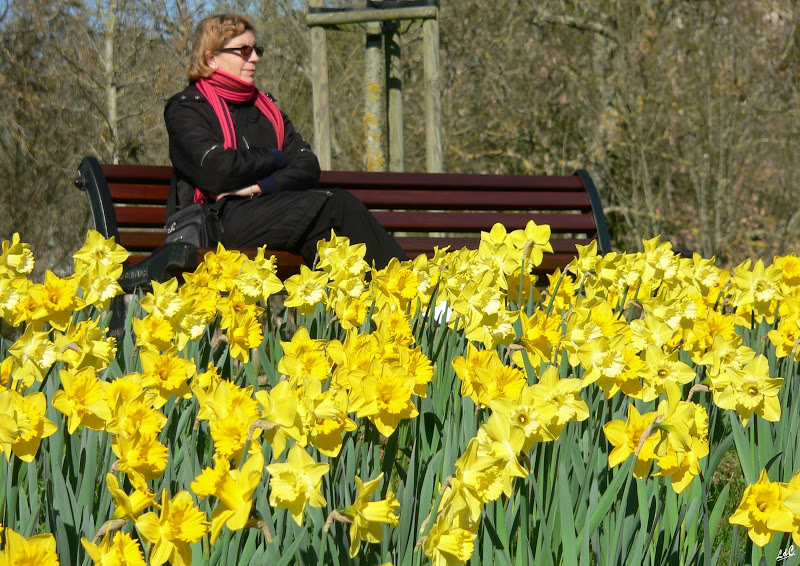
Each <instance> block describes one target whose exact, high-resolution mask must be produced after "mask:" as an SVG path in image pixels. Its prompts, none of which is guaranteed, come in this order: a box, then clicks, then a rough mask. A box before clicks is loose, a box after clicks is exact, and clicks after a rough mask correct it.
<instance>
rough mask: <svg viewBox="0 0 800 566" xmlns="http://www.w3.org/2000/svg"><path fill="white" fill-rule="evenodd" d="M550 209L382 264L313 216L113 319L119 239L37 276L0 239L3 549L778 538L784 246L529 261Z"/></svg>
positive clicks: (785, 332)
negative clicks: (561, 268)
mask: <svg viewBox="0 0 800 566" xmlns="http://www.w3.org/2000/svg"><path fill="white" fill-rule="evenodd" d="M549 236H550V231H549V228H548V227H547V226H536V225H535V224H533V223H532V222H531V223H530V224H529V225H528V226H527V227H526V229H524V230H515V231H512V232H508V231H506V230H505V229H504V228H503V227H502V226H500V225H496V226H494V227H493V228H492V230H491V231H489V232H486V233H483V234H482V238H481V244H480V247H479V249H477V250H436V251H435V253H434V254H433V257H431V258H426V257H425V256H420V257H417V258H415V259H414V260H411V261H407V262H398V261H396V260H393V261H392V262H391V263H390V264H389V265H388V266H387V267H386V268H385V269H383V270H380V271H377V270H375V269H372V268H371V267H370V266H369V265H367V263H366V262H365V261H364V259H363V258H364V252H365V250H364V246H363V245H362V244H355V245H354V244H351V243H350V242H349V241H348V240H347V239H346V238H340V237H337V236H335V235H334V234H331V239H330V240H329V241H327V242H322V243H320V245H319V247H318V257H319V260H318V262H317V264H316V266H315V268H314V269H309V268H307V267H303V268H302V269H301V272H300V273H299V274H298V275H295V276H293V277H291V278H289V279H288V280H286V281H285V282H284V283H282V282H281V281H280V280H279V279H278V278H277V277H276V275H275V265H274V261H273V259H271V258H268V257H265V256H264V253H263V250H262V251H261V252H260V253H259V255H258V256H257V257H255V258H254V259H248V258H247V257H245V256H244V255H242V254H241V253H239V252H236V251H231V250H226V249H224V248H223V247H222V246H221V245H220V246H218V248H217V250H216V252H214V253H209V254H207V255H206V257H205V260H204V262H203V263H202V264H201V265H200V266H199V267H198V268H197V269H196V270H195V272H193V273H187V274H185V275H184V276H183V277H182V279H183V281H182V282H181V284H180V285H179V282H178V280H177V279H172V280H170V281H167V282H164V283H158V282H154V283H153V285H152V291H151V292H147V293H141V294H139V295H137V296H135V297H134V298H133V299H134V300H133V301H132V302H131V306H130V309H129V316H128V321H127V325H126V332H125V334H124V336H123V337H122V338H121V339H120V340H119V341H117V340H115V339H114V338H112V337H109V336H107V334H106V328H107V326H106V325H107V322H108V318H109V314H108V308H109V304H110V302H111V301H112V300H114V298H115V297H117V296H119V295H120V294H121V293H122V291H121V289H120V287H119V286H118V284H117V282H116V280H117V278H118V277H119V275H120V274H121V271H122V267H121V265H122V263H123V262H124V261H125V260H126V259H127V257H128V254H127V252H126V251H125V250H124V249H122V248H121V247H120V246H119V245H117V244H116V243H115V242H114V241H113V240H105V239H103V238H102V237H101V236H100V235H99V234H98V233H97V232H94V231H91V232H89V234H88V236H87V239H86V243H85V245H84V246H83V248H81V250H79V251H78V252H77V253H76V254H75V256H74V259H75V270H74V274H73V275H71V276H68V277H59V276H57V275H55V274H54V273H52V272H50V271H48V272H47V273H46V275H45V277H44V280H43V282H41V283H35V282H33V281H31V280H30V278H29V275H30V273H31V272H32V270H33V266H34V256H33V254H32V252H31V250H30V249H29V246H27V245H26V244H24V243H22V242H21V241H20V239H19V237H18V236H17V235H15V236H14V238H13V239H12V240H11V241H7V242H3V244H2V254H0V318H2V321H3V325H4V326H3V328H4V330H5V333H4V336H6V338H3V339H2V340H1V341H0V359H2V362H0V379H1V380H2V385H3V388H4V389H3V390H2V392H0V446H2V450H3V452H4V454H5V456H6V460H5V461H4V462H3V463H2V466H0V486H2V488H3V489H2V490H0V499H2V501H3V510H4V512H3V522H4V524H5V525H6V529H5V530H4V531H3V532H2V535H3V541H4V546H3V551H2V553H1V554H0V565H2V564H15V565H18V564H22V565H27V564H58V563H59V558H60V559H61V561H62V562H61V563H71V564H84V563H89V562H88V561H89V560H91V561H92V562H93V563H94V564H150V565H152V566H158V565H160V564H165V563H169V564H172V565H175V566H180V565H189V564H209V565H212V564H226V563H230V564H233V563H236V564H264V563H271V562H273V561H274V562H275V563H276V564H286V563H312V562H316V563H321V564H338V563H341V564H347V563H351V562H353V561H357V560H361V561H362V563H381V562H383V563H387V562H391V563H394V564H418V563H428V562H430V563H433V564H437V565H444V564H447V565H451V564H461V563H466V562H468V561H470V560H472V561H473V563H481V564H489V563H498V564H509V563H518V564H533V563H542V564H547V563H565V564H577V563H579V562H584V561H589V560H592V561H594V562H595V563H636V564H651V563H652V564H655V563H660V562H661V560H670V561H672V560H676V561H678V562H681V563H689V562H703V563H704V564H710V563H713V562H714V560H715V558H714V555H715V553H716V552H717V551H718V550H719V549H720V542H719V540H718V539H717V537H718V536H719V533H720V532H721V527H720V524H721V523H722V522H723V521H721V519H724V522H725V523H728V524H730V525H731V527H729V528H733V529H738V528H739V527H743V528H744V529H746V532H747V534H748V537H749V539H750V540H751V541H752V543H751V544H748V545H746V548H745V551H746V552H748V553H749V556H750V557H751V558H752V559H753V561H757V560H758V559H760V558H761V557H766V558H768V559H769V558H770V557H771V558H772V559H773V560H774V559H775V558H776V557H777V556H778V555H779V554H781V553H784V552H785V551H786V548H787V547H788V544H789V541H790V540H793V541H794V543H795V544H799V545H800V475H797V474H795V472H796V471H797V470H798V469H800V440H798V436H797V434H796V432H795V431H796V425H797V424H798V423H800V407H798V403H797V402H796V401H794V400H793V399H792V398H791V395H789V393H788V392H787V391H788V384H789V383H792V382H795V383H796V381H797V367H798V365H797V362H798V361H800V349H798V347H797V345H798V340H799V339H800V259H799V258H798V257H797V256H795V255H791V256H786V257H778V258H775V260H774V261H773V263H772V265H770V266H765V265H764V263H763V262H762V261H760V260H759V261H757V262H755V263H753V262H752V261H750V260H748V261H746V262H744V263H742V264H741V265H739V266H737V267H736V268H734V269H733V270H731V271H728V270H725V269H721V268H719V267H717V266H716V265H715V262H714V260H713V258H711V259H708V258H702V257H700V256H698V255H696V254H695V255H694V256H693V257H681V256H679V255H677V254H675V253H674V252H673V251H672V249H671V246H670V245H669V244H668V243H662V242H660V240H659V239H658V238H655V239H653V240H648V241H645V242H644V251H643V252H641V253H632V254H617V253H611V254H608V255H606V256H598V255H597V253H596V246H595V245H594V244H592V245H589V246H586V247H585V248H581V249H579V256H578V257H577V258H576V259H575V260H574V261H573V262H572V264H571V265H570V266H569V267H568V268H567V270H566V271H565V272H563V273H561V272H557V273H554V274H553V275H552V276H550V279H549V281H547V282H544V281H536V279H535V277H534V276H533V275H532V274H531V272H532V268H533V267H535V266H537V265H539V264H540V263H541V261H542V257H543V254H544V253H548V252H551V251H552V248H551V247H550V244H549ZM278 293H285V300H284V301H283V306H282V307H276V306H275V303H274V301H270V300H269V299H270V297H271V296H273V295H275V294H278ZM287 320H288V321H289V322H290V323H291V324H287ZM295 325H296V327H295ZM730 450H736V453H737V454H738V456H739V458H740V462H741V467H742V473H743V476H744V478H745V480H746V481H747V482H748V483H749V484H750V485H748V487H747V488H746V490H745V493H744V497H743V498H742V502H741V504H740V506H739V508H738V509H737V510H736V511H735V512H734V513H733V515H732V516H730V517H724V518H723V517H721V514H722V510H723V509H724V507H725V504H726V502H727V500H728V497H729V488H728V487H725V488H723V489H721V490H717V491H715V492H714V493H713V495H712V493H711V491H710V490H711V486H712V480H713V475H714V471H715V470H716V466H717V464H718V463H719V461H720V459H721V458H722V456H723V455H724V454H725V453H726V452H728V451H730ZM768 472H769V474H770V475H772V476H773V477H774V478H780V479H783V480H785V482H781V481H775V482H771V481H770V480H769V477H768ZM759 473H760V475H759ZM737 532H738V531H737ZM743 532H744V531H743ZM776 535H777V536H776ZM742 538H744V537H742ZM726 540H727V539H726ZM734 540H735V541H736V540H738V538H737V537H736V536H734ZM762 547H763V548H762ZM731 552H732V553H733V552H734V550H731Z"/></svg>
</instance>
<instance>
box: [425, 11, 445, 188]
mask: <svg viewBox="0 0 800 566" xmlns="http://www.w3.org/2000/svg"><path fill="white" fill-rule="evenodd" d="M422 51H423V54H422V57H423V66H424V73H425V149H426V154H427V159H426V161H427V167H428V172H429V173H441V172H443V171H444V165H443V163H442V98H441V83H440V73H439V20H438V19H436V18H430V19H427V20H425V21H424V22H423V23H422Z"/></svg>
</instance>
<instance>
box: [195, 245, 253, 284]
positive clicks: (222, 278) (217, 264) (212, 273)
mask: <svg viewBox="0 0 800 566" xmlns="http://www.w3.org/2000/svg"><path fill="white" fill-rule="evenodd" d="M246 259H247V257H246V256H245V255H244V254H243V253H242V252H240V251H239V250H228V249H225V246H223V245H222V244H221V243H218V244H217V249H216V250H214V251H210V252H207V253H206V255H204V256H203V264H204V265H205V268H206V270H207V271H208V281H209V284H210V285H212V286H213V287H215V288H216V289H217V290H218V291H220V292H222V293H226V292H229V291H230V290H231V289H233V287H234V284H235V281H236V276H237V275H239V271H240V270H241V269H242V265H243V264H244V262H245V260H246Z"/></svg>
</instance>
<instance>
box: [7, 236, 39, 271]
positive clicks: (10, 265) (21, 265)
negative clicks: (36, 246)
mask: <svg viewBox="0 0 800 566" xmlns="http://www.w3.org/2000/svg"><path fill="white" fill-rule="evenodd" d="M0 250H2V251H0V279H13V278H14V277H17V276H20V275H23V276H24V275H28V274H29V273H31V272H32V271H33V264H34V259H33V252H31V247H30V245H29V244H26V243H24V242H21V241H20V237H19V234H18V233H16V232H14V234H13V235H12V236H11V240H10V241H9V240H3V242H2V245H0Z"/></svg>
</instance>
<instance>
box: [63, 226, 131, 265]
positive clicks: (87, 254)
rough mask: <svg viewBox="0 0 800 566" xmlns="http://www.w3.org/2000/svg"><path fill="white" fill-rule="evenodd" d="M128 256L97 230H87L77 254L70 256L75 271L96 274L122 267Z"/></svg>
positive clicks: (112, 239)
mask: <svg viewBox="0 0 800 566" xmlns="http://www.w3.org/2000/svg"><path fill="white" fill-rule="evenodd" d="M129 255H130V254H129V253H128V252H127V251H126V250H125V248H123V247H122V246H120V245H119V244H118V243H116V242H115V241H114V238H113V237H112V238H108V239H106V238H105V237H104V236H103V235H102V234H101V233H100V232H98V231H97V230H89V231H88V232H87V233H86V240H84V243H83V246H81V249H79V250H78V251H77V252H75V253H74V254H72V257H73V259H74V260H75V271H76V272H78V271H88V272H92V273H96V274H100V273H108V270H110V269H112V268H113V267H114V266H117V265H122V264H123V263H124V262H125V260H127V259H128V256H129Z"/></svg>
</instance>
